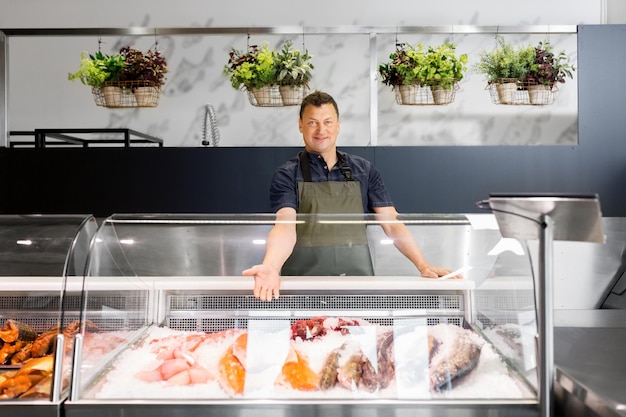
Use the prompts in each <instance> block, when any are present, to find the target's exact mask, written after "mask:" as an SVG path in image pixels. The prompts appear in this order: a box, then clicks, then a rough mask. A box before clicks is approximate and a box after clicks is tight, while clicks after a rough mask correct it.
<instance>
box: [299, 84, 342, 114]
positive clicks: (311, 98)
mask: <svg viewBox="0 0 626 417" xmlns="http://www.w3.org/2000/svg"><path fill="white" fill-rule="evenodd" d="M324 104H332V105H333V107H334V108H335V111H336V112H337V119H339V107H338V106H337V102H336V101H335V99H334V98H333V97H332V96H331V95H330V94H328V93H325V92H323V91H319V90H317V91H314V92H312V93H311V94H309V95H308V96H306V97H305V98H304V99H302V104H301V105H300V119H302V113H304V109H305V108H306V106H315V107H321V106H322V105H324Z"/></svg>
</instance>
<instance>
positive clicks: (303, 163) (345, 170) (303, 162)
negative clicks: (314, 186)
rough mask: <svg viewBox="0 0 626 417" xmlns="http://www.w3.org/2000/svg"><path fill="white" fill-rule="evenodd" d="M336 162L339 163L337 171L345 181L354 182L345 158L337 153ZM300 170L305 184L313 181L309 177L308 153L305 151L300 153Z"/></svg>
mask: <svg viewBox="0 0 626 417" xmlns="http://www.w3.org/2000/svg"><path fill="white" fill-rule="evenodd" d="M337 162H338V163H339V170H340V171H341V173H342V174H343V177H344V178H345V180H346V181H354V178H352V170H351V169H350V165H348V161H346V157H345V156H344V155H340V154H339V152H337ZM300 169H301V170H302V177H303V179H304V181H305V182H311V181H313V179H312V176H311V164H310V163H309V153H308V152H307V151H306V150H304V151H302V152H300Z"/></svg>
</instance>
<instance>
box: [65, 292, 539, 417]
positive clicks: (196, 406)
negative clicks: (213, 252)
mask: <svg viewBox="0 0 626 417" xmlns="http://www.w3.org/2000/svg"><path fill="white" fill-rule="evenodd" d="M469 297H470V295H469V293H468V292H467V291H463V290H449V291H438V292H434V291H404V292H402V293H396V292H390V291H381V290H378V291H376V292H371V291H369V292H368V291H363V290H361V291H350V292H348V291H345V290H343V291H332V294H331V291H317V292H313V291H307V292H306V293H297V292H289V291H287V292H286V293H284V294H281V297H280V298H279V299H278V300H274V301H273V302H271V303H267V302H261V301H259V300H257V299H255V298H254V297H252V296H251V295H249V294H243V293H241V292H238V291H234V292H230V293H229V292H228V291H210V292H208V291H206V290H205V291H201V290H180V289H170V290H159V291H158V295H157V296H156V299H158V300H160V302H159V305H158V307H157V310H158V312H157V313H156V316H157V317H160V318H161V320H160V325H159V326H156V327H155V326H150V327H148V328H147V329H145V333H143V334H142V335H141V336H140V337H138V338H137V339H135V340H134V342H133V343H128V346H127V347H126V348H124V349H121V350H119V351H116V353H115V355H114V356H112V357H111V362H109V363H107V364H100V366H99V367H98V369H99V371H98V377H97V378H95V379H93V380H91V381H90V382H89V383H88V384H86V385H83V390H82V391H81V395H80V397H79V398H71V399H70V400H69V401H67V402H66V403H65V405H64V411H65V415H66V416H68V417H72V416H80V415H85V414H87V413H89V414H90V415H93V416H96V417H99V416H102V417H104V416H106V417H113V416H119V417H121V416H124V417H126V416H139V415H142V414H143V413H149V414H150V415H152V416H157V417H159V416H163V417H165V416H168V417H169V416H171V415H184V414H202V415H207V416H218V415H220V416H221V415H224V414H227V415H247V414H248V413H250V415H255V416H257V415H259V416H266V415H267V416H270V415H272V416H285V417H286V416H298V417H301V416H304V417H308V416H311V417H313V416H318V415H322V414H324V415H341V414H343V415H345V414H346V413H349V414H351V415H352V414H354V413H356V414H354V415H363V416H377V417H378V416H380V417H383V416H397V415H403V416H404V415H406V416H417V415H423V414H424V413H434V415H437V416H444V417H445V416H453V415H454V416H479V415H480V416H484V415H487V414H488V415H494V416H497V415H507V416H537V415H538V406H537V400H536V397H535V394H534V392H533V390H532V387H531V386H530V385H529V384H528V382H527V381H525V380H524V378H523V377H522V376H520V375H518V374H517V373H516V371H515V370H512V369H508V368H506V364H504V363H503V364H502V366H504V368H503V369H505V371H504V373H505V374H504V376H503V377H506V378H507V380H508V381H510V382H511V383H512V384H514V385H516V386H518V387H519V389H520V392H523V393H524V394H523V395H521V396H519V397H515V398H497V399H489V398H487V397H485V396H480V397H476V398H472V397H467V396H466V397H465V398H462V397H461V398H455V397H454V395H449V393H446V392H441V393H435V394H426V395H425V396H423V397H419V396H417V397H416V396H412V395H404V396H403V395H397V392H398V391H397V390H398V388H397V386H396V385H395V384H396V383H395V382H394V383H393V384H394V385H392V388H389V389H388V390H387V391H386V390H383V389H380V390H377V391H376V393H375V394H371V393H367V392H363V391H359V392H357V391H354V392H353V393H352V394H350V391H346V390H344V389H341V388H333V390H334V391H333V390H330V391H320V390H318V391H315V392H313V393H310V392H304V393H303V392H297V393H296V394H295V395H294V394H293V393H291V391H284V390H283V391H280V390H278V391H276V390H275V391H273V393H269V394H268V392H265V394H264V395H258V394H257V395H242V394H232V393H230V394H229V393H227V392H224V391H223V390H221V389H220V388H219V385H218V382H211V381H209V382H208V383H207V384H206V385H203V384H199V385H198V386H197V388H189V389H188V388H187V387H185V386H183V387H180V386H176V385H174V386H169V385H168V383H169V382H168V381H162V382H158V384H157V385H153V388H152V391H151V392H147V393H145V391H142V390H143V389H144V388H143V386H142V384H145V382H142V381H141V380H138V379H135V376H136V375H137V374H140V373H142V371H143V372H144V373H145V372H148V373H149V372H150V368H151V366H153V364H154V363H155V362H154V361H156V357H157V356H156V355H152V354H151V353H150V351H149V350H148V346H153V350H155V349H156V350H158V351H160V352H164V351H165V350H167V349H166V348H165V347H161V348H158V349H157V348H154V346H156V343H157V341H163V343H166V344H169V343H173V342H174V341H175V340H176V341H181V340H183V339H185V340H187V342H185V343H190V340H191V339H193V338H198V339H197V340H198V342H197V343H199V344H200V346H201V347H200V348H198V349H197V352H196V351H194V354H198V355H199V356H200V358H199V359H194V360H198V363H203V364H204V362H203V361H205V360H208V359H207V358H215V357H216V356H217V358H219V355H222V354H223V353H224V350H227V349H225V348H224V347H223V346H226V345H228V344H229V343H232V344H233V345H235V344H236V340H237V337H235V336H241V335H242V334H245V335H246V336H247V343H248V345H247V346H248V348H249V347H250V346H253V345H255V346H264V347H265V349H264V350H263V351H264V352H267V353H270V354H269V355H267V354H265V355H264V356H273V355H276V356H280V351H281V344H282V342H281V340H283V339H281V338H280V337H278V335H279V334H282V335H283V336H284V333H285V331H288V330H286V329H292V331H293V328H294V326H297V324H298V323H302V322H310V321H315V320H316V318H331V319H332V320H340V321H341V320H347V321H350V320H354V321H355V322H359V323H361V324H360V326H362V327H363V328H364V329H379V330H376V334H378V333H380V331H381V330H380V329H395V332H396V336H397V335H400V334H401V333H402V331H399V330H398V329H400V328H401V326H402V325H406V324H407V323H419V324H418V325H417V326H412V327H411V326H409V327H410V329H412V331H417V332H424V333H423V334H426V331H427V330H422V329H435V331H436V330H437V329H438V328H439V332H441V331H443V330H442V329H444V330H445V328H446V326H451V327H450V328H455V329H456V328H458V329H462V331H463V332H466V333H467V334H468V335H471V336H470V337H471V338H473V339H475V340H480V341H481V343H483V342H484V343H488V342H487V341H485V340H484V339H483V338H482V335H481V333H478V332H474V331H473V329H472V323H471V322H469V321H468V320H467V319H466V315H467V314H466V309H467V308H468V306H469V305H470V302H469V300H468V298H469ZM87 313H88V312H87ZM442 326H443V327H442ZM348 327H350V326H348ZM307 328H310V329H313V328H314V326H309V327H307ZM259 329H260V333H259ZM313 332H314V331H313ZM330 333H332V332H330V331H329V334H330ZM252 334H254V335H256V336H255V337H256V338H255V339H254V341H251V339H250V338H251V337H252V336H251V335H252ZM364 334H368V331H365V332H364ZM220 335H229V336H228V337H230V338H229V339H227V340H228V342H223V343H224V345H223V346H222V347H220V348H217V347H216V346H217V345H216V344H213V342H211V344H210V346H209V345H207V342H206V340H210V339H212V338H217V337H221V336H220ZM325 337H326V336H325ZM334 337H339V336H334ZM187 338H189V339H187ZM200 340H202V342H201V341H200ZM260 340H264V342H261V341H260ZM398 340H399V339H398ZM203 343H204V344H203ZM220 343H222V342H220ZM251 343H252V344H251ZM291 343H292V346H293V343H294V342H293V341H292V342H291ZM295 343H296V344H297V345H298V346H299V347H302V346H303V344H305V343H306V342H304V341H298V342H295ZM329 343H331V344H332V342H329ZM168 346H169V347H173V348H174V350H176V349H177V348H178V347H180V346H179V345H178V342H176V343H174V344H173V345H168ZM321 346H324V345H319V346H318V347H316V348H313V347H310V348H309V349H313V350H315V349H318V348H319V347H321ZM363 346H367V343H366V344H365V345H363ZM484 346H485V348H484V352H485V355H487V354H489V355H493V356H484V355H483V359H484V358H490V360H491V361H495V359H494V358H495V355H498V352H497V350H495V348H493V349H492V347H491V345H489V346H487V345H484ZM168 349H169V348H168ZM203 349H204V350H203ZM285 349H286V348H285ZM324 349H325V348H324ZM328 349H331V348H328ZM375 349H376V348H375ZM215 352H219V353H217V354H216V353H215ZM323 353H324V356H326V353H328V352H325V351H324V352H323ZM307 354H308V355H311V350H309V351H307ZM250 355H252V357H253V358H254V357H257V356H258V354H255V353H254V352H250V351H248V358H249V359H248V360H252V359H250V357H251V356H250ZM182 357H185V356H182ZM217 358H216V359H215V360H216V361H217ZM78 360H80V359H78ZM211 360H213V359H211ZM256 360H259V359H258V358H257V359H256ZM485 360H486V359H485ZM312 361H313V362H314V361H315V360H312ZM486 363H487V364H484V365H482V366H483V367H484V368H477V369H488V368H489V367H490V366H493V365H488V364H489V363H492V364H493V363H495V362H486ZM141 366H143V368H141ZM250 366H252V365H250ZM379 366H380V365H379ZM135 367H136V368H135ZM481 372H482V371H481ZM246 383H248V382H246ZM147 386H149V385H147ZM270 386H271V384H270ZM148 389H149V388H148ZM465 389H467V387H466V388H465ZM277 392H278V394H276V393H277ZM320 413H321V414H320Z"/></svg>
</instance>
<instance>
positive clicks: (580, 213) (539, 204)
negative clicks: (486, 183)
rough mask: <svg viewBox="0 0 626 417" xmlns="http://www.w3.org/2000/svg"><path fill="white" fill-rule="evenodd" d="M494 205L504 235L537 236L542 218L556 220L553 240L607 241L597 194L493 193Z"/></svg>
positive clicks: (520, 237)
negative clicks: (505, 194)
mask: <svg viewBox="0 0 626 417" xmlns="http://www.w3.org/2000/svg"><path fill="white" fill-rule="evenodd" d="M489 203H490V205H491V208H492V210H493V212H494V214H495V216H496V219H498V224H499V225H500V232H501V233H502V236H504V237H512V238H516V239H523V240H531V239H538V238H539V233H540V230H541V227H542V217H543V216H550V218H551V219H552V220H553V221H554V224H555V227H554V236H553V238H554V240H570V241H578V242H596V243H603V242H604V233H603V231H602V222H601V219H602V213H601V211H600V204H599V201H598V198H597V196H591V195H590V196H580V197H577V196H571V197H567V196H559V195H546V196H540V195H535V196H533V195H528V196H524V195H511V196H492V197H490V198H489Z"/></svg>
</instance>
